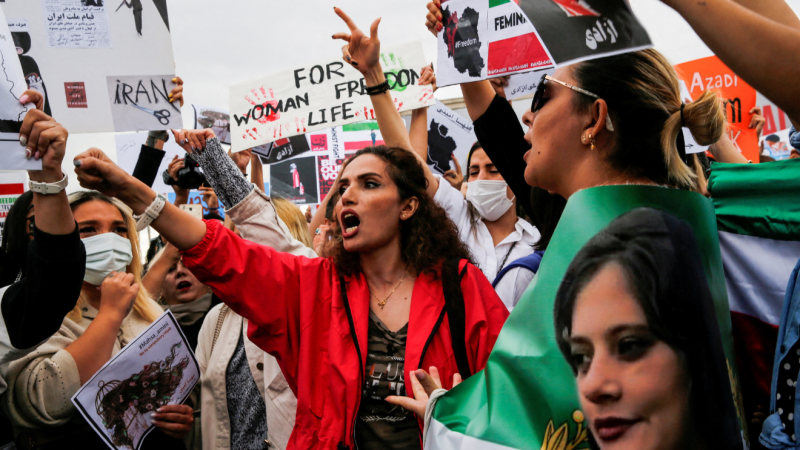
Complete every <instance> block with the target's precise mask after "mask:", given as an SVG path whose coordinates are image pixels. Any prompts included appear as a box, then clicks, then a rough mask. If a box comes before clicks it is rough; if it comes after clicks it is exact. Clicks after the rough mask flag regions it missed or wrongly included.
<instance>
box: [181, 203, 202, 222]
mask: <svg viewBox="0 0 800 450" xmlns="http://www.w3.org/2000/svg"><path fill="white" fill-rule="evenodd" d="M180 208H181V209H182V210H184V211H187V212H188V213H189V214H191V215H193V216H195V217H197V218H198V219H200V220H203V205H181V206H180Z"/></svg>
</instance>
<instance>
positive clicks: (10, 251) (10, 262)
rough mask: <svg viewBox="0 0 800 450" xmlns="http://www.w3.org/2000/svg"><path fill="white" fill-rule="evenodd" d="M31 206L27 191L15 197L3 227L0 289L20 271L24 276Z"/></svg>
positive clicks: (31, 198) (30, 198)
mask: <svg viewBox="0 0 800 450" xmlns="http://www.w3.org/2000/svg"><path fill="white" fill-rule="evenodd" d="M32 206H33V192H32V191H28V192H25V193H24V194H22V195H20V196H19V197H17V200H16V201H15V202H14V204H13V205H11V208H10V209H9V210H8V216H6V223H5V225H4V226H3V247H2V248H3V252H4V253H5V254H6V258H5V262H4V263H3V266H2V268H0V287H2V286H8V285H9V284H11V283H13V282H14V281H15V280H16V279H17V275H19V273H20V271H22V275H23V276H25V272H26V264H25V262H26V261H27V260H28V244H29V241H28V232H29V229H28V223H27V220H26V217H27V215H28V210H30V209H31V207H32Z"/></svg>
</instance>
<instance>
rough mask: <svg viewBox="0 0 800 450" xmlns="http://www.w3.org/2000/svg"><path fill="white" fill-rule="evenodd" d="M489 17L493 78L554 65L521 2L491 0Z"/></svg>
mask: <svg viewBox="0 0 800 450" xmlns="http://www.w3.org/2000/svg"><path fill="white" fill-rule="evenodd" d="M488 18H489V20H488V21H487V25H488V27H489V33H488V36H489V66H488V68H487V69H488V71H487V75H488V76H489V77H490V78H491V77H496V76H501V75H510V74H512V73H517V72H529V71H531V70H534V69H536V70H539V69H547V68H549V67H553V66H554V64H553V59H552V58H551V57H550V54H549V53H548V51H547V49H545V47H544V45H542V40H541V38H540V37H539V34H538V33H537V32H536V29H535V28H534V27H533V25H532V24H531V22H530V20H528V17H527V16H526V15H525V13H523V12H522V10H521V9H520V7H519V5H518V0H489V14H488Z"/></svg>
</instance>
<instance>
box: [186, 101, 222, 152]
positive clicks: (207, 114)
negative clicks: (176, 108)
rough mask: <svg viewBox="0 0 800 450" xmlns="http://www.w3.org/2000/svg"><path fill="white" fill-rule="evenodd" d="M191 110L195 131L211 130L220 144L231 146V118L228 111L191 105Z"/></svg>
mask: <svg viewBox="0 0 800 450" xmlns="http://www.w3.org/2000/svg"><path fill="white" fill-rule="evenodd" d="M192 110H193V111H194V129H195V130H202V129H205V128H211V130H212V131H214V134H215V135H216V136H217V138H219V141H220V142H221V143H223V144H227V145H231V116H230V114H229V113H228V111H223V110H221V109H219V108H209V107H206V106H199V105H192Z"/></svg>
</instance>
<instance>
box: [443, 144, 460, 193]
mask: <svg viewBox="0 0 800 450" xmlns="http://www.w3.org/2000/svg"><path fill="white" fill-rule="evenodd" d="M450 159H452V160H453V164H455V166H456V170H452V169H451V170H448V171H447V172H445V173H444V179H445V180H447V182H448V183H450V186H453V187H454V188H456V189H458V190H459V191H460V190H461V184H462V183H464V174H462V173H461V164H460V163H459V162H458V158H456V155H455V154H452V153H451V154H450Z"/></svg>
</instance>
